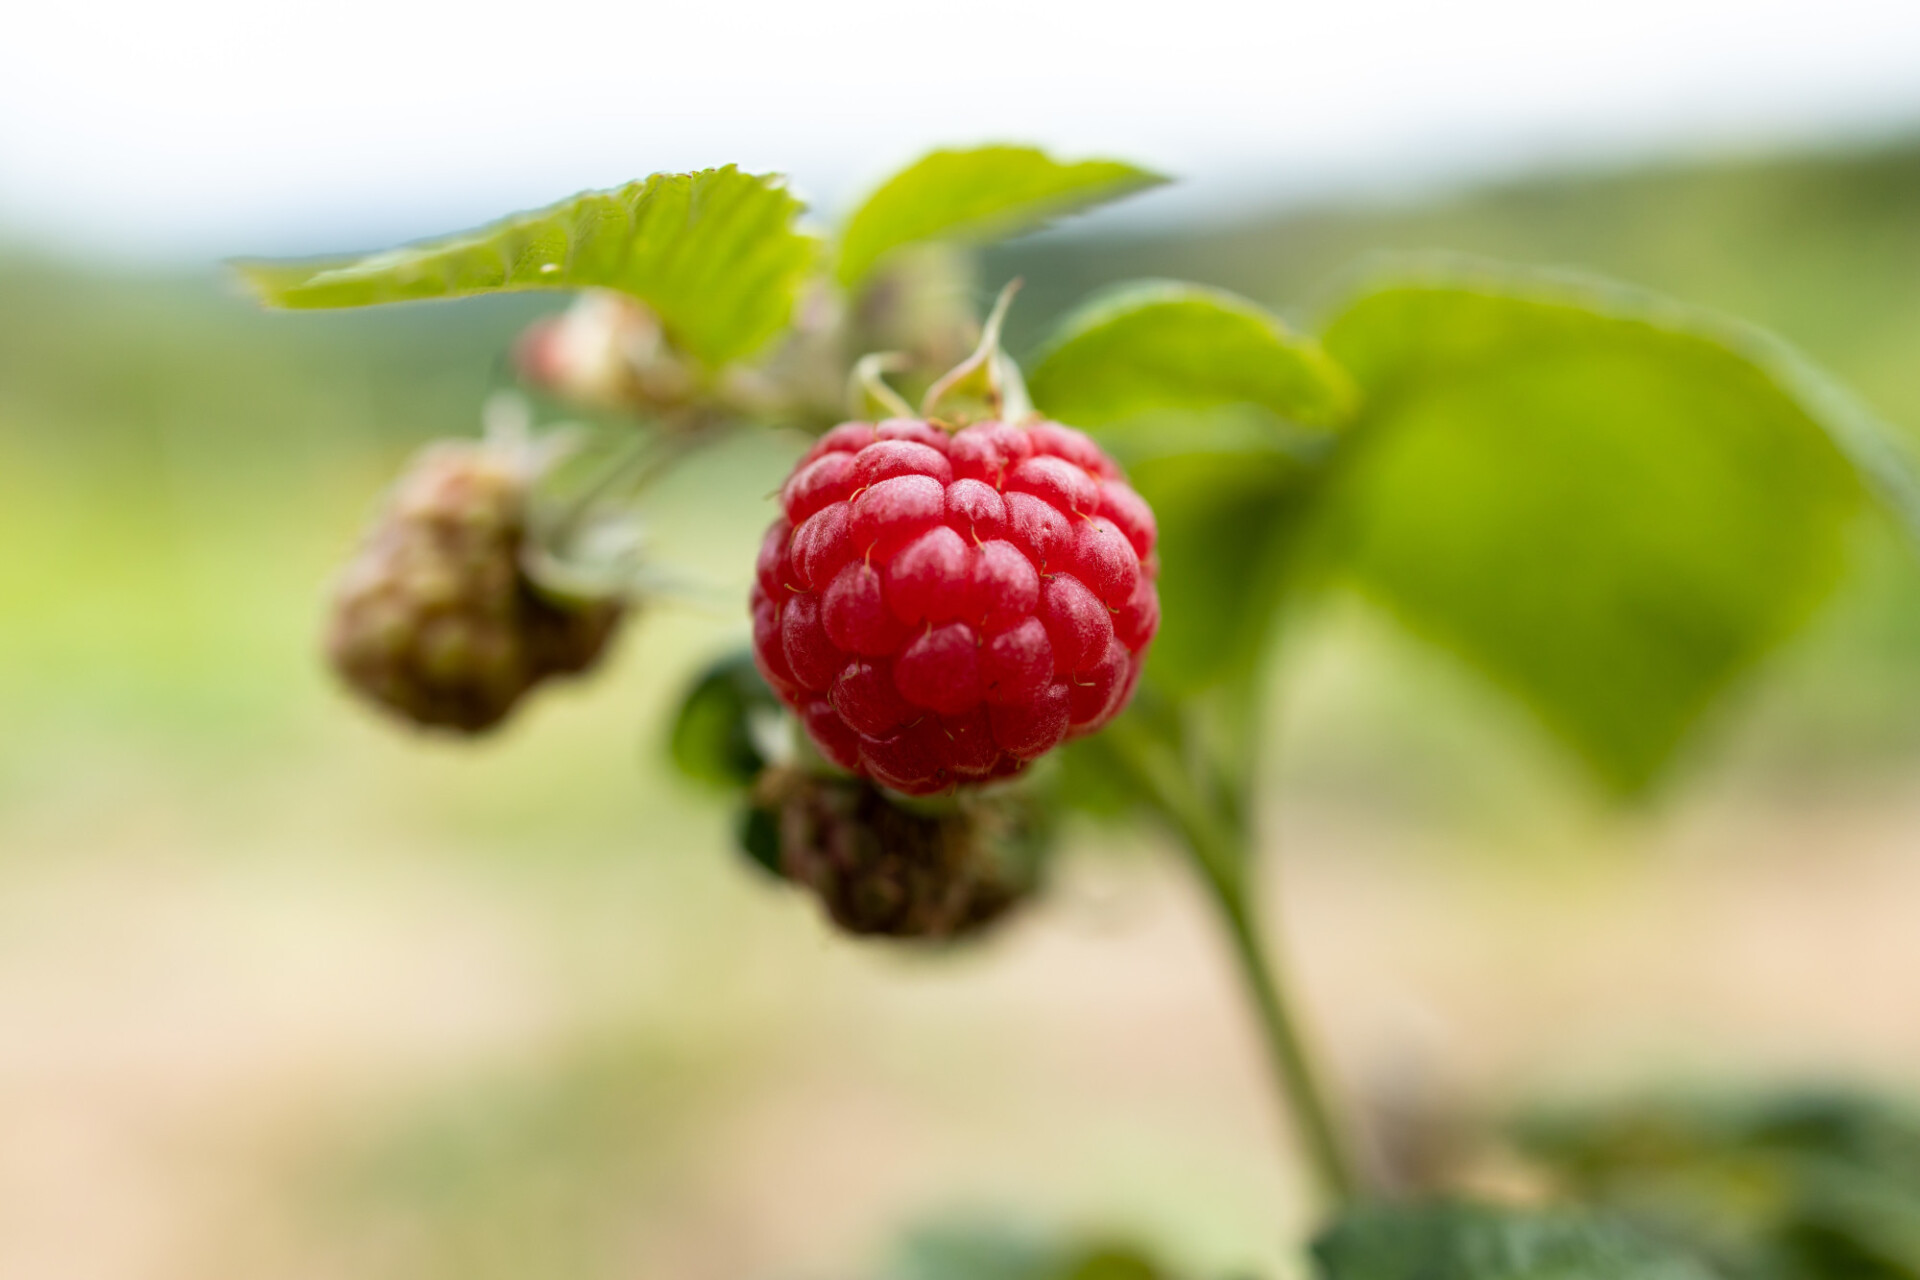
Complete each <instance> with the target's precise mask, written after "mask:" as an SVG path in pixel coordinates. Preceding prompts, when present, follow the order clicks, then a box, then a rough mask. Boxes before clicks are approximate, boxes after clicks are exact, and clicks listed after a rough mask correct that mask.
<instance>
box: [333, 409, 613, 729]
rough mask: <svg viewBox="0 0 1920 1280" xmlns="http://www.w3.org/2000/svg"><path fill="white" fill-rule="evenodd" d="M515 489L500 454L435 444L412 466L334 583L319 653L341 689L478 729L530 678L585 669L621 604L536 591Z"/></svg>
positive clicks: (443, 724)
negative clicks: (576, 601)
mask: <svg viewBox="0 0 1920 1280" xmlns="http://www.w3.org/2000/svg"><path fill="white" fill-rule="evenodd" d="M526 487H527V477H526V474H525V467H524V466H523V465H522V464H521V462H520V458H519V455H518V454H516V453H515V452H514V451H513V450H511V449H507V448H502V447H498V446H494V445H488V444H482V443H479V442H471V443H469V442H464V441H463V442H443V443H440V444H436V445H432V446H430V447H429V448H428V449H427V450H426V451H425V452H423V453H422V454H421V455H420V456H419V457H418V458H416V459H415V460H414V462H413V463H412V464H411V465H410V466H409V467H408V469H407V471H406V472H405V473H404V474H403V475H402V476H401V478H400V481H399V483H398V484H397V485H396V486H395V488H394V491H393V494H392V496H391V497H390V498H389V500H388V503H387V506H386V509H385V510H384V511H382V512H381V514H380V516H379V517H378V518H377V520H376V521H375V523H374V525H373V527H372V529H370V530H369V531H368V533H367V536H366V538H365V540H364V541H363V542H362V543H361V546H360V549H359V551H358V552H357V553H356V554H355V556H354V558H353V560H352V561H351V562H350V563H349V564H348V565H347V568H346V570H345V571H344V572H343V573H342V574H341V576H340V579H339V582H338V584H337V585H336V588H335V592H334V600H333V613H332V616H331V617H330V619H329V620H328V628H327V641H326V647H327V655H328V657H329V659H330V660H331V661H332V663H333V666H334V668H335V669H336V670H337V671H338V672H339V673H340V675H341V677H342V678H343V679H345V680H346V682H347V683H348V684H349V685H351V686H353V687H354V688H355V689H357V690H359V691H360V692H361V693H363V694H365V695H366V696H367V697H369V698H370V699H372V700H373V701H375V702H377V703H379V704H381V705H382V706H384V707H386V708H387V709H389V710H391V711H394V712H397V713H398V714H400V715H401V716H404V717H405V718H407V719H409V720H412V721H414V722H415V723H417V724H421V725H428V726H434V727H439V728H447V729H455V730H460V731H462V732H466V733H477V732H479V731H480V730H483V729H487V728H490V727H492V726H493V725H494V724H496V723H498V722H499V721H500V720H501V719H502V718H503V717H504V716H505V715H506V714H507V712H508V711H510V710H512V708H513V706H514V704H515V703H516V702H518V701H519V699H520V697H521V695H523V694H524V693H526V692H527V690H529V689H531V688H532V687H533V686H534V685H536V684H538V683H539V682H540V681H542V680H544V679H546V678H548V677H549V676H556V675H563V674H569V673H573V672H578V671H584V670H585V669H587V668H588V667H590V666H591V665H593V663H594V661H595V660H596V659H597V658H598V657H599V656H600V652H601V650H602V648H604V647H605V645H606V642H607V637H608V636H609V635H610V634H611V633H612V631H613V628H614V625H615V623H616V622H617V621H618V620H619V616H620V609H619V606H618V605H617V604H614V603H612V602H596V603H590V604H584V605H580V606H577V607H568V606H565V605H562V604H559V603H557V602H555V601H553V600H551V599H549V598H548V597H546V596H544V595H542V594H541V593H540V592H539V591H538V590H536V589H535V587H534V585H533V583H532V582H531V581H529V580H528V578H527V576H526V574H525V572H524V571H523V569H522V568H521V555H520V553H521V549H522V546H523V544H524V543H525V540H526V507H527V492H526Z"/></svg>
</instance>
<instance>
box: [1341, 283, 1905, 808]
mask: <svg viewBox="0 0 1920 1280" xmlns="http://www.w3.org/2000/svg"><path fill="white" fill-rule="evenodd" d="M1326 345H1327V350H1328V351H1329V352H1330V353H1331V354H1332V355H1333V356H1334V357H1335V358H1336V359H1338V360H1340V361H1341V363H1343V364H1344V365H1345V366H1346V367H1347V368H1348V369H1349V370H1351V371H1352V373H1353V375H1354V377H1355V378H1356V379H1357V380H1358V382H1359V383H1360V385H1361V388H1362V390H1363V392H1364V395H1365V402H1364V407H1363V408H1362V410H1361V413H1360V415H1359V417H1358V419H1357V420H1356V423H1355V427H1354V429H1353V431H1352V432H1351V433H1350V437H1349V438H1350V440H1351V456H1349V457H1347V458H1345V459H1344V460H1343V462H1342V464H1341V465H1340V466H1338V467H1336V475H1337V485H1338V488H1337V491H1336V497H1335V500H1334V501H1333V502H1332V503H1331V504H1330V509H1331V510H1332V512H1333V513H1334V516H1335V520H1334V523H1333V525H1332V526H1331V528H1332V529H1333V530H1334V531H1335V533H1336V538H1335V541H1334V543H1333V546H1334V549H1335V551H1336V554H1338V555H1339V556H1340V557H1341V558H1342V563H1343V564H1344V566H1345V567H1346V568H1347V569H1348V570H1350V571H1351V573H1352V574H1353V576H1354V577H1355V578H1356V579H1357V581H1358V582H1359V583H1360V584H1361V585H1362V586H1363V587H1364V588H1365V589H1366V590H1367V591H1369V592H1370V593H1371V594H1372V595H1374V596H1375V597H1377V598H1378V599H1380V600H1382V601H1383V602H1385V603H1386V604H1387V605H1388V606H1389V607H1390V608H1391V609H1392V610H1393V611H1394V612H1395V613H1397V614H1398V615H1399V616H1400V617H1401V618H1402V619H1403V620H1404V621H1406V622H1407V623H1408V624H1409V625H1410V626H1411V627H1412V628H1413V629H1414V630H1416V631H1418V632H1421V633H1423V634H1425V635H1427V636H1428V637H1430V638H1432V639H1434V640H1436V641H1437V642H1439V643H1440V644H1442V645H1444V646H1446V647H1448V648H1451V649H1453V650H1454V651H1455V652H1457V653H1459V654H1460V655H1462V656H1463V657H1465V658H1466V659H1468V660H1469V661H1471V662H1472V663H1474V664H1475V665H1477V666H1479V667H1480V668H1481V669H1482V670H1483V671H1485V672H1486V673H1488V674H1489V675H1490V676H1492V677H1493V678H1494V679H1495V680H1496V681H1497V682H1499V683H1500V684H1502V685H1504V686H1506V687H1507V688H1509V689H1511V690H1513V691H1514V692H1516V693H1518V694H1519V695H1520V696H1521V697H1522V698H1524V699H1525V700H1526V701H1527V702H1528V703H1530V704H1531V705H1532V706H1533V707H1534V708H1535V709H1536V710H1537V711H1538V713H1539V714H1540V715H1541V717H1542V718H1543V719H1544V720H1545V721H1546V722H1547V723H1548V724H1549V725H1550V726H1552V727H1553V728H1554V729H1555V730H1557V731H1558V732H1559V734H1560V735H1561V736H1563V737H1564V738H1565V739H1566V740H1567V741H1568V742H1569V743H1571V744H1572V745H1573V746H1574V747H1575V748H1577V749H1578V750H1579V752H1580V753H1581V754H1582V755H1583V756H1584V757H1585V758H1586V759H1587V761H1588V762H1589V763H1590V764H1591V765H1593V767H1594V768H1595V770H1596V771H1597V772H1598V773H1599V774H1600V775H1601V776H1602V777H1603V778H1605V779H1606V780H1607V781H1608V782H1610V783H1611V784H1612V785H1613V786H1615V787H1616V788H1618V789H1619V790H1622V791H1626V792H1632V791H1637V790H1640V789H1643V788H1645V787H1646V786H1648V785H1649V784H1650V783H1651V782H1652V781H1653V780H1654V779H1655V778H1656V777H1657V775H1658V774H1659V773H1660V772H1661V770H1662V769H1663V768H1664V767H1665V766H1666V765H1667V764H1668V763H1669V762H1670V761H1671V759H1672V758H1673V756H1674V755H1675V753H1676V751H1677V749H1678V747H1679V746H1680V744H1681V743H1682V741H1683V739H1684V738H1685V735H1686V734H1687V732H1688V730H1689V729H1690V728H1691V727H1692V726H1693V725H1694V724H1695V722H1696V721H1697V720H1698V718H1699V717H1700V716H1701V715H1702V713H1703V712H1704V711H1705V710H1706V709H1707V707H1708V706H1709V705H1710V703H1711V702H1712V701H1713V700H1714V698H1715V696H1716V695H1718V694H1719V693H1720V692H1722V691H1723V690H1724V689H1725V688H1726V687H1727V686H1728V685H1729V684H1730V683H1731V682H1732V681H1733V680H1734V679H1735V678H1736V677H1737V676H1738V675H1739V674H1741V673H1742V672H1743V671H1744V670H1746V669H1747V668H1749V667H1750V666H1751V665H1752V664H1753V663H1754V662H1755V661H1756V660H1757V659H1758V658H1759V657H1760V656H1761V655H1762V654H1764V653H1765V652H1766V651H1767V650H1768V649H1769V648H1770V647H1772V646H1773V645H1775V644H1776V643H1777V642H1778V641H1780V640H1781V639H1782V638H1783V637H1785V636H1786V635H1787V634H1788V633H1790V632H1791V631H1792V630H1793V629H1794V628H1795V627H1797V626H1798V625H1799V624H1800V623H1801V622H1802V621H1803V620H1804V619H1805V618H1806V617H1807V616H1808V615H1809V614H1810V613H1811V611H1812V610H1813V608H1814V607H1815V605H1817V604H1818V603H1819V602H1820V601H1821V599H1822V598H1823V597H1824V596H1825V595H1826V594H1827V592H1828V590H1829V588H1830V587H1831V585H1832V583H1833V582H1834V580H1835V578H1836V576H1837V572H1838V569H1839V566H1840V563H1841V560H1842V552H1843V542H1844V535H1845V531H1846V527H1847V523H1848V521H1849V519H1850V518H1851V517H1852V515H1853V514H1854V512H1855V511H1856V510H1857V509H1858V507H1859V505H1860V501H1859V500H1860V497H1861V495H1862V493H1863V486H1862V484H1861V477H1860V475H1859V473H1858V471H1857V470H1856V468H1855V466H1854V465H1852V462H1851V461H1850V460H1852V459H1860V458H1863V457H1865V456H1866V454H1867V453H1868V452H1873V453H1874V454H1875V458H1874V465H1875V466H1877V467H1881V468H1884V469H1885V470H1886V472H1887V474H1886V476H1884V477H1876V483H1878V484H1879V485H1880V486H1881V487H1882V488H1883V490H1884V489H1890V488H1898V487H1900V486H1903V485H1904V486H1905V487H1906V488H1907V489H1908V490H1909V491H1911V488H1912V484H1911V477H1910V476H1909V475H1907V474H1905V473H1904V471H1903V467H1904V464H1903V462H1902V461H1901V459H1900V458H1899V456H1898V454H1897V451H1896V450H1893V449H1891V448H1885V449H1880V448H1877V447H1876V448H1874V449H1871V450H1869V449H1868V448H1865V447H1863V441H1862V439H1859V438H1856V437H1860V436H1861V435H1862V433H1865V434H1867V435H1871V434H1872V428H1871V426H1870V424H1865V425H1863V423H1862V422H1861V421H1859V420H1857V419H1855V420H1849V421H1846V422H1839V421H1836V418H1835V415H1834V414H1833V413H1832V412H1831V403H1832V402H1831V401H1830V400H1829V399H1825V398H1822V397H1820V396H1817V395H1813V394H1810V393H1809V384H1808V382H1807V381H1806V379H1805V377H1804V374H1803V373H1802V371H1800V370H1798V369H1796V368H1792V367H1789V366H1788V365H1787V364H1785V363H1784V362H1783V360H1782V359H1781V358H1780V356H1779V348H1778V346H1777V344H1773V343H1770V342H1763V341H1761V340H1758V339H1755V338H1753V337H1752V336H1751V335H1749V334H1747V333H1745V332H1743V331H1740V330H1737V329H1734V328H1731V327H1730V326H1727V325H1724V324H1720V323H1716V322H1713V321H1710V320H1707V319H1704V318H1702V317H1701V316H1699V315H1697V314H1695V313H1691V312H1688V311H1686V310H1684V309H1682V308H1680V307H1678V306H1676V305H1674V304H1672V303H1666V302H1662V301H1659V300H1656V299H1651V298H1648V297H1646V296H1644V295H1639V294H1635V293H1630V292H1628V291H1626V290H1623V289H1620V288H1617V287H1607V286H1603V285H1598V284H1595V283H1592V282H1584V281H1574V280H1571V279H1569V278H1567V277H1563V276H1549V275H1544V274H1538V273H1535V274H1528V273H1522V272H1516V271H1499V270H1494V269H1491V268H1485V267H1475V268H1466V267H1462V266H1460V265H1459V264H1457V263H1453V264H1445V265H1441V266H1424V267H1419V268H1415V269H1413V270H1410V271H1403V272H1401V273H1399V274H1398V276H1397V278H1390V279H1387V280H1385V281H1383V282H1381V283H1377V284H1375V285H1373V286H1372V287H1370V288H1368V289H1366V290H1365V291H1363V292H1362V293H1360V295H1359V296H1358V297H1356V298H1355V299H1354V300H1353V301H1352V302H1350V303H1349V304H1348V305H1347V306H1346V308H1345V310H1344V311H1342V312H1341V313H1340V314H1339V315H1338V316H1337V317H1336V318H1335V320H1334V321H1333V323H1332V325H1331V326H1330V327H1329V329H1328V331H1327V334H1326ZM1835 432H1839V433H1842V434H1845V435H1847V436H1848V439H1847V443H1846V447H1845V448H1844V449H1843V448H1842V447H1840V446H1839V445H1837V444H1836V438H1835V434H1833V433H1835Z"/></svg>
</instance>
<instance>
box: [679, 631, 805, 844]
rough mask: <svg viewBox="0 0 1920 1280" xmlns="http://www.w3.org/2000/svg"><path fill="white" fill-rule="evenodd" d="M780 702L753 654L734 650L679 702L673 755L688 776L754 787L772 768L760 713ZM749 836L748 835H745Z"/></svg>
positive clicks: (767, 712)
mask: <svg viewBox="0 0 1920 1280" xmlns="http://www.w3.org/2000/svg"><path fill="white" fill-rule="evenodd" d="M779 710H780V703H779V701H778V700H777V699H776V698H775V697H774V696H773V690H771V689H769V688H768V687H767V682H766V681H765V680H763V679H761V678H760V672H759V671H758V670H756V669H755V668H754V665H753V658H752V657H751V655H748V654H729V655H728V656H726V657H725V658H722V659H721V660H720V661H719V662H716V663H714V664H713V666H711V667H709V668H708V669H707V670H706V671H705V672H704V673H703V674H702V675H701V676H700V678H699V679H698V680H696V681H694V683H693V685H692V687H691V688H689V689H688V690H687V692H686V694H685V696H684V697H682V698H681V700H680V709H679V710H678V711H677V712H675V714H674V718H673V732H672V734H671V736H670V737H669V738H668V743H667V749H668V754H669V755H670V756H671V757H672V759H673V763H674V766H675V767H676V768H678V769H679V770H680V772H681V773H683V774H685V775H686V776H687V777H689V778H692V779H694V780H695V781H698V782H705V783H710V784H712V785H715V786H720V787H729V788H738V787H746V786H750V785H751V784H752V783H753V780H754V779H755V778H756V777H758V776H759V774H760V771H761V770H762V769H764V768H766V766H767V760H766V757H765V756H764V755H763V754H762V752H761V749H760V746H759V744H758V743H757V742H756V741H755V738H754V720H755V717H756V716H774V715H777V714H778V713H779ZM743 838H744V837H743Z"/></svg>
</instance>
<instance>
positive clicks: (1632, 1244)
mask: <svg viewBox="0 0 1920 1280" xmlns="http://www.w3.org/2000/svg"><path fill="white" fill-rule="evenodd" d="M1313 1257H1314V1261H1315V1262H1316V1263H1317V1264H1318V1267H1319V1272H1320V1275H1321V1276H1322V1278H1323V1280H1712V1277H1713V1275H1714V1273H1713V1272H1712V1271H1710V1270H1708V1269H1707V1268H1706V1266H1705V1265H1704V1264H1703V1263H1701V1262H1699V1261H1698V1260H1697V1259H1695V1258H1694V1257H1692V1256H1691V1255H1690V1254H1686V1253H1682V1252H1680V1251H1678V1250H1676V1249H1672V1248H1669V1247H1667V1246H1664V1245H1661V1244H1657V1243H1655V1242H1654V1241H1653V1240H1651V1239H1650V1238H1648V1237H1645V1236H1642V1235H1641V1234H1639V1233H1638V1232H1637V1231H1635V1230H1633V1229H1632V1228H1630V1227H1628V1226H1626V1225H1625V1224H1623V1223H1619V1222H1615V1221H1612V1220H1610V1219H1606V1218H1601V1217H1597V1216H1594V1215H1590V1214H1586V1213H1581V1212H1577V1211H1573V1210H1562V1209H1552V1210H1525V1209H1500V1208H1491V1207H1482V1206H1478V1205H1467V1204H1424V1205H1368V1206H1363V1207H1362V1208H1359V1209H1356V1210H1353V1211H1350V1212H1348V1213H1347V1214H1345V1215H1344V1216H1342V1217H1341V1218H1340V1219H1339V1220H1338V1221H1337V1222H1335V1223H1334V1224H1333V1226H1332V1227H1330V1228H1329V1229H1328V1230H1326V1231H1325V1232H1323V1233H1322V1234H1321V1235H1320V1237H1319V1239H1317V1240H1315V1241H1314V1244H1313Z"/></svg>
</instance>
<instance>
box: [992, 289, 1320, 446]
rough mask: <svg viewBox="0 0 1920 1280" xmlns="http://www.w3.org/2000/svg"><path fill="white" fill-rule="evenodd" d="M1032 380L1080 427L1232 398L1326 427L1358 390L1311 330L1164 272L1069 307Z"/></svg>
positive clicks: (1061, 416) (1045, 403) (1042, 401)
mask: <svg viewBox="0 0 1920 1280" xmlns="http://www.w3.org/2000/svg"><path fill="white" fill-rule="evenodd" d="M1027 386H1028V390H1029V391H1030V392H1031V393H1032V395H1033V400H1034V404H1035V405H1036V406H1038V407H1039V408H1040V409H1041V410H1042V411H1044V412H1045V413H1047V414H1049V415H1051V416H1052V417H1054V418H1056V419H1058V420H1060V421H1062V422H1071V423H1073V424H1074V425H1075V426H1078V427H1087V428H1093V427H1102V426H1106V425H1108V424H1109V423H1114V422H1119V421H1123V420H1125V419H1127V418H1130V417H1133V416H1134V415H1136V414H1140V413H1143V412H1153V411H1157V410H1183V411H1192V410H1201V409H1212V408H1217V407H1220V406H1223V405H1237V404H1249V405H1257V406H1259V407H1260V408H1263V409H1266V410H1268V411H1270V412H1272V413H1274V414H1276V415H1278V416H1279V417H1281V418H1285V419H1288V420H1289V421H1292V422H1296V423H1300V424H1302V425H1306V426H1315V427H1326V426H1335V425H1338V424H1339V423H1342V422H1344V421H1345V420H1346V419H1347V418H1348V417H1349V416H1351V414H1352V412H1353V410H1354V406H1355V403H1356V399H1357V397H1356V396H1355V393H1354V388H1353V382H1352V379H1350V378H1349V377H1347V375H1346V373H1345V371H1344V370H1342V369H1341V368H1340V366H1339V365H1337V364H1335V363H1334V362H1333V361H1332V360H1331V359H1329V358H1328V357H1327V354H1326V352H1324V351H1322V350H1321V349H1320V344H1319V343H1318V342H1316V341H1314V340H1313V339H1312V338H1306V337H1302V336H1300V335H1298V334H1295V333H1292V332H1289V331H1288V329H1287V328H1286V326H1285V325H1283V324H1282V323H1281V322H1280V320H1279V319H1278V318H1277V317H1276V316H1273V315H1271V314H1270V313H1268V312H1267V311H1265V310H1263V309H1262V308H1260V307H1259V306H1257V305H1255V304H1254V303H1252V302H1249V301H1247V300H1246V299H1244V298H1238V297H1235V296H1234V295H1233V294H1230V293H1225V292H1223V291H1221V290H1218V289H1207V288H1202V287H1201V286H1199V285H1191V284H1181V283H1178V282H1176V281H1165V280H1154V281H1145V282H1141V283H1136V284H1127V285H1120V286H1118V287H1116V288H1114V289H1111V290H1108V291H1107V292H1105V293H1102V294H1100V295H1098V296H1096V297H1095V298H1093V299H1092V300H1090V301H1089V302H1087V303H1086V304H1085V305H1083V306H1082V307H1081V308H1080V309H1079V310H1078V311H1076V312H1074V313H1073V314H1072V315H1070V316H1069V317H1067V319H1066V320H1065V321H1063V322H1062V323H1061V325H1060V327H1059V329H1058V330H1057V331H1056V332H1055V334H1054V336H1053V338H1052V339H1051V340H1050V341H1049V342H1048V343H1047V345H1046V347H1045V348H1044V349H1043V350H1042V352H1041V354H1040V356H1039V357H1038V360H1037V363H1036V364H1035V365H1034V368H1033V371H1032V373H1031V375H1030V376H1029V378H1028V382H1027Z"/></svg>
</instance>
